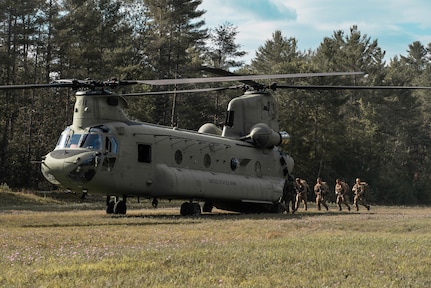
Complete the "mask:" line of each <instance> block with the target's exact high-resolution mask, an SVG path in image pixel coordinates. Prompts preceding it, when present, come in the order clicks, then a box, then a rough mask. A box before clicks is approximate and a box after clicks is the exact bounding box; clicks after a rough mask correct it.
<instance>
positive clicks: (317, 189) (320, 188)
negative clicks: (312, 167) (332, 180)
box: [314, 178, 329, 211]
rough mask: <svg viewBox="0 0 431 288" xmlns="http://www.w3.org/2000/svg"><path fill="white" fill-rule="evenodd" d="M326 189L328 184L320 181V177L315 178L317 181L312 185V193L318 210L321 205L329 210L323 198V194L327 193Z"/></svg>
mask: <svg viewBox="0 0 431 288" xmlns="http://www.w3.org/2000/svg"><path fill="white" fill-rule="evenodd" d="M328 190H329V187H328V184H326V182H322V179H320V178H317V183H316V185H314V194H316V205H317V209H318V210H320V209H321V205H323V206H324V207H325V208H326V211H328V210H329V208H328V205H327V204H326V200H325V195H326V194H327V193H328Z"/></svg>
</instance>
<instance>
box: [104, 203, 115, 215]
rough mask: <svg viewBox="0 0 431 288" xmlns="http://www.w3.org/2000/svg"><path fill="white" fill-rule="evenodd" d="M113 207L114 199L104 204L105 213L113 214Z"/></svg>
mask: <svg viewBox="0 0 431 288" xmlns="http://www.w3.org/2000/svg"><path fill="white" fill-rule="evenodd" d="M114 207H115V201H114V200H110V201H109V202H108V203H107V204H106V214H113V213H114Z"/></svg>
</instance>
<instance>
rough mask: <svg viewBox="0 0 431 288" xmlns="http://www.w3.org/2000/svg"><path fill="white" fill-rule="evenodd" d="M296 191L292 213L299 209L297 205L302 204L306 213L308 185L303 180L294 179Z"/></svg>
mask: <svg viewBox="0 0 431 288" xmlns="http://www.w3.org/2000/svg"><path fill="white" fill-rule="evenodd" d="M295 190H296V201H295V207H294V208H293V209H292V213H295V211H296V210H298V208H299V204H300V203H301V202H302V203H303V204H304V210H305V211H307V193H308V190H309V187H308V184H307V182H306V181H305V180H303V179H299V178H296V181H295Z"/></svg>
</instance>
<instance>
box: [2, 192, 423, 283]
mask: <svg viewBox="0 0 431 288" xmlns="http://www.w3.org/2000/svg"><path fill="white" fill-rule="evenodd" d="M3 196H4V195H2V194H0V201H2V200H3V198H2V197H3ZM38 201H39V200H37V201H30V202H28V203H30V204H28V203H27V204H26V205H27V208H26V209H24V207H25V206H26V205H24V204H19V205H18V206H20V207H21V208H22V209H19V210H16V209H13V208H12V209H5V207H4V206H3V207H2V210H1V212H0V235H1V236H0V247H1V254H2V255H1V258H0V267H2V268H1V270H0V287H430V286H431V277H430V275H431V257H430V251H431V229H430V224H431V208H429V207H382V206H379V207H372V208H371V210H370V211H366V210H365V209H362V210H361V211H359V212H353V211H352V212H347V211H346V212H344V211H343V212H338V211H337V210H336V208H335V206H331V207H330V211H329V212H326V211H317V209H315V208H314V207H310V208H309V210H308V211H307V212H303V211H299V212H298V214H295V215H291V214H289V215H287V214H282V215H272V214H260V215H242V214H241V215H239V214H229V213H225V212H223V211H215V212H216V213H215V214H204V215H202V216H200V217H181V216H179V207H163V206H162V207H161V208H159V209H153V208H144V205H141V206H136V209H131V210H129V211H128V215H127V216H123V217H111V216H107V215H106V214H104V211H103V210H91V209H84V210H79V209H78V208H79V207H80V205H82V204H81V203H77V204H71V203H68V204H65V203H64V202H61V203H57V202H55V203H50V202H49V203H48V204H47V203H42V204H41V203H40V202H38ZM47 201H48V200H47ZM49 201H51V200H49ZM55 201H58V200H55ZM87 204H88V203H87ZM102 204H103V203H102ZM74 205H75V206H74ZM135 205H136V204H135ZM41 206H42V207H45V208H46V210H49V211H41V210H43V209H40V207H41ZM55 206H57V207H55ZM87 206H88V205H86V206H85V207H87ZM101 206H103V205H101ZM146 206H147V207H151V205H150V204H148V203H146ZM310 206H311V205H310ZM47 207H49V209H48V208H47ZM58 207H63V208H64V207H67V208H68V209H58ZM51 208H52V209H51ZM61 210H64V211H61Z"/></svg>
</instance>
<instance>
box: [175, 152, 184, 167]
mask: <svg viewBox="0 0 431 288" xmlns="http://www.w3.org/2000/svg"><path fill="white" fill-rule="evenodd" d="M182 162H183V152H181V151H180V150H177V151H175V163H177V164H178V165H180V164H181V163H182Z"/></svg>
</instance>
